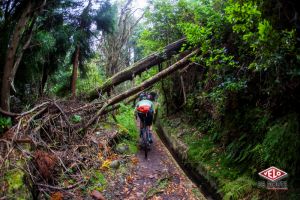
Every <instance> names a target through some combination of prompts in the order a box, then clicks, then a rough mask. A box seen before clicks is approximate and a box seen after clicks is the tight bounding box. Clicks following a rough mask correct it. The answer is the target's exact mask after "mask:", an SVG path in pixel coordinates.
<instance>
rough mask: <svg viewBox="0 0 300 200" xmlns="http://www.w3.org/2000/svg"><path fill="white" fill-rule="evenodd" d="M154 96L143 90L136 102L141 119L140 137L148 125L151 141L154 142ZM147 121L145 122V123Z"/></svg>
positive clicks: (136, 109)
mask: <svg viewBox="0 0 300 200" xmlns="http://www.w3.org/2000/svg"><path fill="white" fill-rule="evenodd" d="M153 100H154V98H153V97H152V95H150V94H146V93H144V92H142V93H141V94H140V96H139V102H138V103H137V104H136V108H135V111H136V113H137V115H138V116H139V119H140V131H141V132H140V137H142V134H143V132H142V129H143V128H144V126H148V129H149V138H148V140H149V142H150V143H152V142H153V141H152V122H153V116H154V104H153V102H152V101H153ZM144 122H145V124H144Z"/></svg>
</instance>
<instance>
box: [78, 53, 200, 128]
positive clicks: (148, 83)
mask: <svg viewBox="0 0 300 200" xmlns="http://www.w3.org/2000/svg"><path fill="white" fill-rule="evenodd" d="M199 51H200V50H199V49H197V50H195V51H193V52H192V53H190V54H189V55H187V56H186V57H184V58H183V59H181V60H179V61H178V62H176V63H175V64H173V65H172V66H170V67H168V68H166V69H164V70H162V71H161V72H159V73H157V74H156V75H154V76H153V77H152V78H150V79H148V80H146V81H144V82H143V83H141V84H140V85H138V86H136V87H133V88H131V89H129V90H127V91H125V92H123V93H121V94H119V95H117V96H114V97H112V98H110V99H108V100H107V101H106V103H105V104H104V105H103V106H102V108H101V109H100V110H99V111H98V112H97V113H96V115H95V116H94V117H93V118H92V119H91V120H90V121H89V122H88V123H87V124H86V125H85V126H84V128H87V127H88V126H90V125H91V124H92V123H93V122H94V121H95V120H97V118H98V117H99V116H100V115H102V114H103V113H104V112H105V110H106V109H107V107H108V106H112V105H114V104H116V103H119V102H121V101H123V100H124V99H126V98H128V97H130V96H132V95H135V94H137V93H139V92H141V91H143V90H145V89H147V88H149V87H151V86H152V85H153V84H155V83H157V82H158V81H160V80H162V79H163V78H165V77H167V76H169V75H171V74H172V73H174V72H175V71H177V70H179V69H181V68H184V67H185V66H186V65H187V64H188V63H189V62H190V61H189V59H190V58H191V57H192V56H195V55H196V54H198V53H199Z"/></svg>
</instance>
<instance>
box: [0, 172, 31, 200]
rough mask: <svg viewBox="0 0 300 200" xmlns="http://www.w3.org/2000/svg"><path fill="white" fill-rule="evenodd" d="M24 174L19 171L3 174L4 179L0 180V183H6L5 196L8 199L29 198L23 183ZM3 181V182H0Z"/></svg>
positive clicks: (23, 199) (22, 199)
mask: <svg viewBox="0 0 300 200" xmlns="http://www.w3.org/2000/svg"><path fill="white" fill-rule="evenodd" d="M23 178H24V172H22V171H21V170H19V169H11V170H8V171H6V172H5V174H4V177H1V178H0V182H1V183H3V182H2V181H4V182H6V184H7V186H8V188H7V191H6V193H5V196H6V197H7V198H9V199H20V200H25V199H28V198H30V196H29V192H28V190H27V188H26V186H25V184H24V182H23ZM1 179H3V180H1Z"/></svg>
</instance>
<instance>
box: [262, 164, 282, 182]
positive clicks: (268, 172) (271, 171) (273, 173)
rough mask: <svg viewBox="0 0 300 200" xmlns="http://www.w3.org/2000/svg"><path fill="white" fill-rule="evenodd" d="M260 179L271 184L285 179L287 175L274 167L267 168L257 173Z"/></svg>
mask: <svg viewBox="0 0 300 200" xmlns="http://www.w3.org/2000/svg"><path fill="white" fill-rule="evenodd" d="M258 174H259V175H260V176H261V177H263V178H264V179H267V180H269V181H272V182H276V181H279V180H281V179H283V178H285V177H287V176H288V174H287V173H286V172H284V171H282V170H280V169H278V168H276V167H273V166H272V167H269V168H268V169H265V170H263V171H261V172H259V173H258Z"/></svg>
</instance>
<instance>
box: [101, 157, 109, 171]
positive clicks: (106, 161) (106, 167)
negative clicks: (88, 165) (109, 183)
mask: <svg viewBox="0 0 300 200" xmlns="http://www.w3.org/2000/svg"><path fill="white" fill-rule="evenodd" d="M110 163H111V160H109V159H107V160H105V161H104V162H103V163H102V165H101V167H100V169H101V170H102V171H106V170H108V169H109V166H110Z"/></svg>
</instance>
